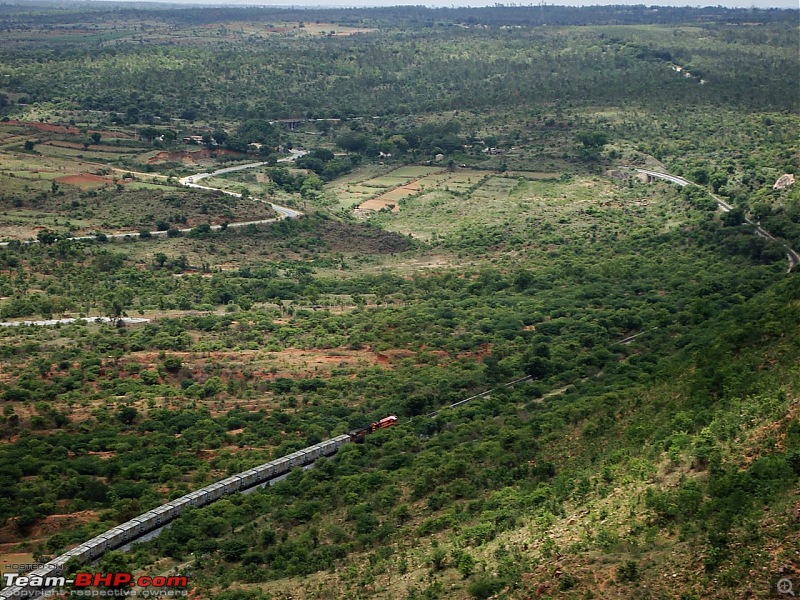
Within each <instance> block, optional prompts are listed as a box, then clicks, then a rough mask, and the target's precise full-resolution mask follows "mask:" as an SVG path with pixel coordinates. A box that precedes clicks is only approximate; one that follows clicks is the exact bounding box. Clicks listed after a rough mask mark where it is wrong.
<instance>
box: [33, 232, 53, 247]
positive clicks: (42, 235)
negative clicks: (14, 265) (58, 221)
mask: <svg viewBox="0 0 800 600" xmlns="http://www.w3.org/2000/svg"><path fill="white" fill-rule="evenodd" d="M36 239H37V240H39V243H40V244H45V245H47V246H49V245H52V244H55V243H56V242H57V241H58V235H57V234H56V232H55V231H51V230H50V229H43V230H42V231H40V232H39V233H37V234H36Z"/></svg>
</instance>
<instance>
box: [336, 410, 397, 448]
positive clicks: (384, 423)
mask: <svg viewBox="0 0 800 600" xmlns="http://www.w3.org/2000/svg"><path fill="white" fill-rule="evenodd" d="M395 423H397V417H396V416H395V415H389V416H388V417H384V418H382V419H381V420H380V421H375V422H374V423H370V424H369V425H368V426H367V427H362V428H361V429H355V430H353V431H351V432H350V433H349V434H348V435H349V436H350V439H351V440H353V441H354V442H363V441H364V436H366V435H367V434H368V433H372V432H373V431H377V430H378V429H385V428H386V427H391V426H392V425H394V424H395Z"/></svg>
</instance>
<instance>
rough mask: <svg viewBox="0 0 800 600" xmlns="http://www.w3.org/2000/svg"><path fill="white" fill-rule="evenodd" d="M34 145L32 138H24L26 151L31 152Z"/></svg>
mask: <svg viewBox="0 0 800 600" xmlns="http://www.w3.org/2000/svg"><path fill="white" fill-rule="evenodd" d="M34 146H36V142H34V141H33V140H26V141H25V150H26V151H28V152H33V148H34Z"/></svg>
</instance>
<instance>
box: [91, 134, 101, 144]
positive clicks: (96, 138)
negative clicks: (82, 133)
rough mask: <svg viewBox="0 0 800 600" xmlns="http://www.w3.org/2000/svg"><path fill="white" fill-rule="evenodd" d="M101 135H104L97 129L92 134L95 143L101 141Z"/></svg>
mask: <svg viewBox="0 0 800 600" xmlns="http://www.w3.org/2000/svg"><path fill="white" fill-rule="evenodd" d="M101 137H102V136H101V135H100V134H99V133H97V132H96V131H95V132H94V133H93V134H92V141H93V142H94V143H95V144H99V143H100V138H101Z"/></svg>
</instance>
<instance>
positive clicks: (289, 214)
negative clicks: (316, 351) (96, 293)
mask: <svg viewBox="0 0 800 600" xmlns="http://www.w3.org/2000/svg"><path fill="white" fill-rule="evenodd" d="M289 152H290V153H291V155H290V156H287V157H284V158H280V159H278V162H279V163H288V162H294V161H295V160H297V159H298V158H300V157H301V156H305V155H306V154H308V152H307V151H305V150H290V151H289ZM266 164H267V163H266V162H254V163H248V164H246V165H237V166H235V167H225V168H224V169H219V170H217V171H213V172H211V173H197V174H196V175H189V176H188V177H182V178H181V179H179V180H178V182H179V183H180V184H181V185H183V186H185V187H190V188H197V189H200V190H210V191H214V192H222V193H223V194H228V195H229V196H234V197H235V198H241V197H242V195H241V194H238V193H236V192H229V191H227V190H222V189H219V188H215V187H210V186H207V185H199V184H198V183H197V182H198V181H201V180H203V179H206V178H208V177H215V176H217V175H223V174H225V173H233V172H235V171H244V170H245V169H255V168H257V167H263V166H265V165H266ZM252 200H253V201H254V202H261V203H263V204H269V205H270V206H271V207H272V209H273V210H274V211H275V212H276V213H278V215H279V216H277V217H274V218H271V219H260V220H257V221H239V222H237V223H228V225H227V227H246V226H247V225H263V224H265V223H275V222H276V221H280V220H282V219H296V218H297V217H300V216H302V214H303V213H301V212H300V211H299V210H295V209H293V208H289V207H288V206H281V205H279V204H273V203H272V202H267V201H266V200H262V199H260V198H252ZM211 229H212V230H213V231H219V230H220V229H222V225H212V226H211ZM191 230H192V229H191V227H188V228H186V229H179V230H178V231H180V232H181V233H189V232H190V231H191ZM166 235H167V232H166V231H151V232H150V236H151V237H165V236H166ZM106 237H107V238H108V239H120V238H138V237H140V236H139V233H138V232H134V231H131V232H128V233H108V234H106ZM69 239H71V240H96V239H97V236H95V235H80V236H75V237H70V238H69ZM10 243H11V242H0V247H3V246H8V245H9V244H10ZM20 243H22V244H38V243H39V240H20Z"/></svg>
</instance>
